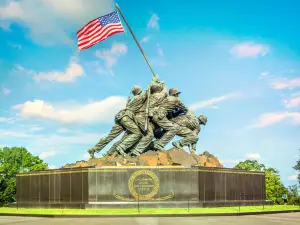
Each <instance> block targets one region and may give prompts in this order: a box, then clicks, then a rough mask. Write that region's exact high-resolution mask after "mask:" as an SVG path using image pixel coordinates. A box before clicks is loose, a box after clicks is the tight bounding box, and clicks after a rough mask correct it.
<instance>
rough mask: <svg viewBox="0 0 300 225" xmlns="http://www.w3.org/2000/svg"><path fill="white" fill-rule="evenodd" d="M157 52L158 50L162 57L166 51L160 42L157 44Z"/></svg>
mask: <svg viewBox="0 0 300 225" xmlns="http://www.w3.org/2000/svg"><path fill="white" fill-rule="evenodd" d="M157 52H158V55H159V56H160V57H163V56H164V52H163V50H162V48H161V47H160V45H159V44H157Z"/></svg>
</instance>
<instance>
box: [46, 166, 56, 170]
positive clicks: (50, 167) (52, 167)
mask: <svg viewBox="0 0 300 225" xmlns="http://www.w3.org/2000/svg"><path fill="white" fill-rule="evenodd" d="M48 168H49V169H50V170H53V169H58V166H55V165H49V166H48Z"/></svg>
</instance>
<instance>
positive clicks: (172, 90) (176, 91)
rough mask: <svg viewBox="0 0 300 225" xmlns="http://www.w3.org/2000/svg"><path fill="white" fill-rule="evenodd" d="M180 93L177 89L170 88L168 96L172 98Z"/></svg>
mask: <svg viewBox="0 0 300 225" xmlns="http://www.w3.org/2000/svg"><path fill="white" fill-rule="evenodd" d="M180 93H181V92H180V91H179V90H178V89H177V88H171V89H170V90H169V95H172V96H174V95H176V94H177V95H179V94H180Z"/></svg>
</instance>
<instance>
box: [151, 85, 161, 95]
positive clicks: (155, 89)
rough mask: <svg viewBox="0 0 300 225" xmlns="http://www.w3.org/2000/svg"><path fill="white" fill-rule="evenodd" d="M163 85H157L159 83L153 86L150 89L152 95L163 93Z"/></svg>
mask: <svg viewBox="0 0 300 225" xmlns="http://www.w3.org/2000/svg"><path fill="white" fill-rule="evenodd" d="M162 89H163V88H162V85H161V84H157V83H154V84H152V85H151V87H150V91H151V93H152V94H153V93H157V92H161V91H162Z"/></svg>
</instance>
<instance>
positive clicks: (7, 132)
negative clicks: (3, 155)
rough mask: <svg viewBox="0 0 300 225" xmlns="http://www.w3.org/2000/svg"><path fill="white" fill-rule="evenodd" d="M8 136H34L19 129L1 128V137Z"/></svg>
mask: <svg viewBox="0 0 300 225" xmlns="http://www.w3.org/2000/svg"><path fill="white" fill-rule="evenodd" d="M7 137H14V138H30V137H32V135H31V134H28V133H27V132H22V131H17V130H7V129H6V130H5V129H0V139H2V138H7Z"/></svg>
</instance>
